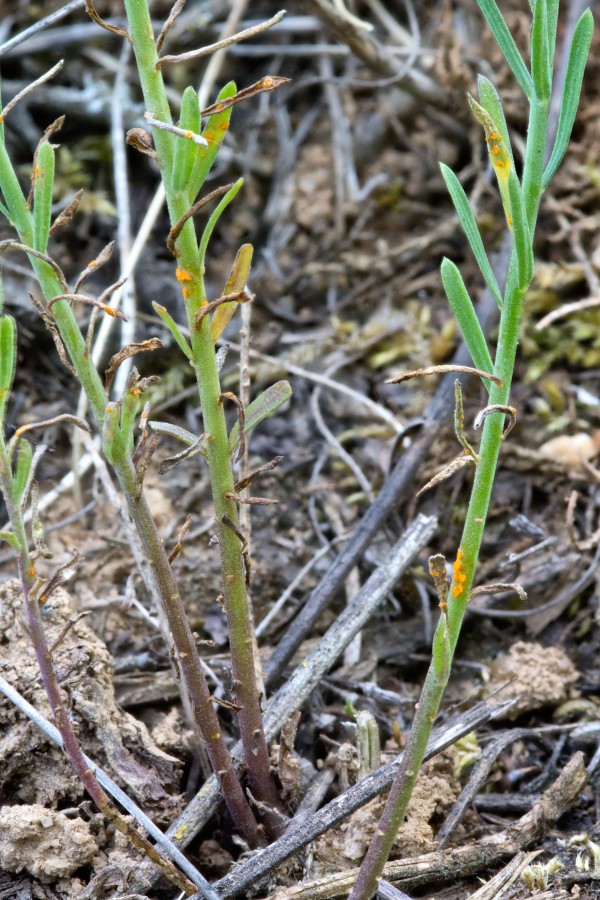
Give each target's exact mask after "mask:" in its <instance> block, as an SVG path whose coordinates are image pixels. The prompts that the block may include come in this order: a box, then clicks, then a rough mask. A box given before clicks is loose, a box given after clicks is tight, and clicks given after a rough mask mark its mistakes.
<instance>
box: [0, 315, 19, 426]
mask: <svg viewBox="0 0 600 900" xmlns="http://www.w3.org/2000/svg"><path fill="white" fill-rule="evenodd" d="M16 365H17V323H16V322H15V320H14V319H13V317H12V316H2V317H1V318H0V426H1V424H2V421H3V419H4V412H5V410H6V404H7V403H8V398H9V397H10V390H11V388H12V384H13V379H14V377H15V367H16Z"/></svg>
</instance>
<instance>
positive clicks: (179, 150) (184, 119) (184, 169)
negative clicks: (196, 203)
mask: <svg viewBox="0 0 600 900" xmlns="http://www.w3.org/2000/svg"><path fill="white" fill-rule="evenodd" d="M179 127H180V128H183V130H184V131H189V132H190V134H199V133H200V104H199V102H198V94H197V93H196V91H195V90H194V88H193V87H191V86H189V87H187V88H186V89H185V91H184V92H183V97H182V98H181V113H180V117H179ZM199 151H200V146H199V145H198V144H196V143H195V141H192V140H186V138H184V137H177V139H176V141H175V154H174V157H173V190H174V191H187V190H188V189H189V186H190V179H191V177H192V173H193V171H194V166H195V164H196V159H197V157H198V153H199Z"/></svg>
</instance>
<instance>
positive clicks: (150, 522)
mask: <svg viewBox="0 0 600 900" xmlns="http://www.w3.org/2000/svg"><path fill="white" fill-rule="evenodd" d="M0 184H1V187H2V192H3V194H4V197H5V199H6V201H7V204H8V206H9V209H10V212H11V215H12V218H13V221H14V222H15V225H16V228H17V231H18V233H19V237H20V240H21V242H22V243H24V244H26V245H28V246H31V241H32V239H33V228H32V221H31V220H32V217H31V214H30V212H29V210H28V209H27V207H26V204H25V199H24V197H23V193H22V191H21V188H20V185H19V183H18V180H17V178H16V176H15V174H14V170H13V167H12V163H11V161H10V158H9V156H8V154H7V152H6V147H5V145H4V143H3V142H1V141H0ZM30 262H31V265H32V267H33V269H34V271H35V273H36V276H37V279H38V281H39V284H40V286H41V288H42V291H43V293H44V295H45V297H46V299H47V300H50V299H52V297H56V296H57V295H58V294H62V293H63V292H64V290H63V286H62V285H61V283H60V281H59V279H58V277H57V274H56V272H55V271H54V270H53V269H52V268H51V267H50V266H49V265H48V264H47V263H45V262H43V261H42V260H39V259H38V258H36V257H33V256H32V257H30ZM52 312H53V313H54V317H55V321H56V325H57V328H58V330H59V332H60V335H61V337H62V340H63V342H64V345H65V348H66V351H67V354H68V356H69V358H70V360H71V363H72V364H73V366H74V368H75V370H76V372H77V378H78V380H79V381H80V383H81V385H82V387H83V389H84V391H85V393H86V395H87V397H88V400H89V403H90V408H91V410H92V413H93V416H94V419H95V421H96V425H97V426H98V429H99V430H100V431H101V430H102V424H103V421H104V413H105V409H106V405H107V403H108V398H107V395H106V391H105V390H104V386H103V384H102V380H101V378H100V375H99V373H98V371H97V369H96V367H95V366H94V364H93V362H92V360H91V357H90V355H89V354H88V353H87V350H86V346H85V341H84V339H83V336H82V334H81V331H80V328H79V325H78V324H77V321H76V319H75V316H74V314H73V311H72V309H71V307H70V305H69V303H68V301H66V300H59V301H57V302H56V303H55V304H53V306H52ZM113 468H114V470H115V473H116V475H117V478H118V480H119V483H120V485H121V489H122V490H123V493H124V496H125V498H126V502H127V507H128V510H129V513H130V515H131V518H132V520H133V522H134V525H135V527H136V528H137V531H138V533H139V535H140V538H141V541H142V545H143V547H144V550H145V553H146V555H147V558H148V560H149V562H150V565H151V568H152V572H153V576H154V579H155V583H156V585H157V588H158V591H159V594H160V597H161V599H162V603H163V609H164V612H165V615H166V618H167V621H168V624H169V628H170V631H171V635H172V638H173V643H174V645H175V655H176V660H177V664H178V667H179V670H180V672H181V676H182V681H183V683H184V684H185V686H186V689H187V692H188V695H189V698H190V703H191V708H192V712H193V716H194V722H195V724H196V727H197V728H198V731H199V734H200V737H201V739H202V741H203V742H204V743H205V744H206V749H207V753H208V756H209V759H210V761H211V765H212V766H213V770H214V772H215V773H216V775H217V777H218V778H219V783H220V785H221V789H222V791H223V798H224V800H225V802H226V804H227V807H228V809H229V812H230V814H231V817H232V819H233V821H234V824H235V827H236V828H237V829H238V831H239V832H240V834H241V835H242V837H243V838H244V840H246V841H247V843H248V844H249V845H250V846H252V847H256V846H260V845H261V844H262V843H264V839H263V837H262V835H261V833H260V830H259V829H258V825H257V822H256V818H255V816H254V814H253V812H252V810H251V809H250V805H249V803H248V800H247V798H246V795H245V793H244V790H243V788H242V786H241V784H240V781H239V778H238V775H237V772H236V769H235V766H234V764H233V761H232V759H231V756H230V754H229V751H228V749H227V745H226V743H225V740H224V737H223V735H222V732H221V728H220V724H219V719H218V716H217V714H216V711H215V709H214V706H213V703H212V701H211V699H210V690H209V687H208V683H207V681H206V677H205V675H204V672H203V671H202V667H201V664H200V658H199V655H198V648H197V646H196V642H195V640H194V637H193V635H192V632H191V629H190V626H189V622H188V620H187V616H186V612H185V607H184V604H183V601H182V599H181V596H180V594H179V590H178V588H177V583H176V581H175V579H174V577H173V572H172V570H171V566H170V563H169V560H168V557H167V554H166V551H165V548H164V545H163V542H162V540H161V538H160V536H159V534H158V531H157V528H156V523H155V522H154V519H153V518H152V514H151V512H150V509H149V507H148V504H147V502H146V499H145V497H144V495H143V493H142V494H141V495H139V496H138V490H137V482H136V475H135V469H134V467H133V463H132V462H131V459H130V458H129V457H127V456H126V455H125V454H121V455H118V456H117V457H116V458H115V460H114V462H113Z"/></svg>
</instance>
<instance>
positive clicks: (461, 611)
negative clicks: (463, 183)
mask: <svg viewBox="0 0 600 900" xmlns="http://www.w3.org/2000/svg"><path fill="white" fill-rule="evenodd" d="M547 129H548V103H547V102H545V101H540V100H538V99H537V98H535V97H534V98H533V99H532V101H531V107H530V118H529V129H528V133H527V145H526V152H525V164H524V169H523V193H524V198H525V210H526V215H527V222H528V225H529V233H530V235H531V236H532V240H533V234H534V232H535V225H536V220H537V213H538V208H539V202H540V198H541V195H542V175H543V163H544V154H545V147H546V135H547ZM516 273H517V265H516V257H515V252H514V250H513V255H512V258H511V263H510V266H509V273H508V278H507V285H506V289H505V295H504V305H503V310H502V315H501V319H500V332H499V336H498V346H497V351H496V363H495V366H494V374H495V375H497V376H498V378H499V379H500V380H501V382H502V384H501V385H497V384H495V383H492V385H491V388H490V393H489V401H488V402H489V404H490V405H493V404H502V405H507V404H508V400H509V394H510V386H511V382H512V377H513V372H514V365H515V358H516V353H517V346H518V343H519V331H520V326H521V317H522V311H523V298H524V296H525V292H526V290H527V287H528V284H519V283H518V282H517V274H516ZM503 425H504V416H503V415H501V414H498V413H496V414H494V415H490V416H488V417H487V418H486V420H485V424H484V428H483V434H482V438H481V445H480V450H479V463H478V465H477V469H476V472H475V478H474V482H473V488H472V492H471V498H470V501H469V506H468V509H467V515H466V519H465V524H464V528H463V534H462V539H461V544H460V549H461V551H462V559H461V563H462V571H463V572H464V574H465V575H466V578H467V580H466V582H465V583H464V584H461V583H458V584H457V582H456V580H453V582H452V585H451V589H450V594H449V599H448V610H447V615H446V614H443V615H442V616H441V617H440V621H439V623H438V626H437V628H436V631H435V634H434V638H433V648H432V661H431V664H430V666H429V670H428V672H427V676H426V679H425V684H424V686H423V690H422V693H421V696H420V698H419V702H418V703H417V705H416V707H415V716H414V719H413V723H412V728H411V732H410V735H409V737H408V741H407V745H406V748H405V750H404V754H403V759H402V763H401V766H400V767H399V770H398V774H397V776H396V778H395V779H394V783H393V785H392V788H391V790H390V793H389V796H388V799H387V802H386V805H385V807H384V811H383V814H382V816H381V819H380V821H379V824H378V827H377V830H376V831H375V833H374V836H373V839H372V841H371V844H370V846H369V849H368V851H367V855H366V856H365V858H364V860H363V863H362V865H361V868H360V871H359V874H358V877H357V879H356V882H355V884H354V887H353V889H352V891H351V893H350V896H349V900H370V898H371V897H373V896H374V894H375V892H376V890H377V885H378V882H379V879H380V878H381V873H382V871H383V867H384V865H385V862H386V861H387V859H388V857H389V854H390V851H391V849H392V845H393V843H394V839H395V837H396V833H397V831H398V828H399V827H400V825H401V823H402V820H403V818H404V815H405V813H406V809H407V807H408V803H409V801H410V798H411V796H412V792H413V790H414V786H415V783H416V780H417V777H418V774H419V771H420V768H421V765H422V763H423V759H424V756H425V750H426V747H427V742H428V740H429V736H430V734H431V729H432V727H433V723H434V722H435V719H436V716H437V714H438V711H439V708H440V704H441V701H442V697H443V694H444V690H445V688H446V685H447V683H448V679H449V676H450V668H451V665H452V659H453V657H454V651H455V649H456V645H457V643H458V639H459V636H460V630H461V627H462V623H463V619H464V616H465V612H466V609H467V605H468V597H469V592H470V590H471V586H472V583H473V577H474V574H475V567H476V565H477V559H478V556H479V550H480V547H481V541H482V538H483V532H484V529H485V523H486V518H487V513H488V508H489V505H490V500H491V496H492V489H493V484H494V477H495V474H496V468H497V464H498V457H499V454H500V447H501V443H502V429H503ZM457 558H458V557H457ZM454 588H457V589H458V588H462V590H461V592H460V594H459V596H457V597H455V596H454V595H453V589H454Z"/></svg>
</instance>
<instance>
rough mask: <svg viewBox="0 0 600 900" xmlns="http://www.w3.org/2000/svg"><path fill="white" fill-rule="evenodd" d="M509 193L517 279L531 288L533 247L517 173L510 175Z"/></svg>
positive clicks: (523, 286)
mask: <svg viewBox="0 0 600 900" xmlns="http://www.w3.org/2000/svg"><path fill="white" fill-rule="evenodd" d="M508 191H509V194H510V209H511V213H512V225H513V234H514V238H515V252H516V257H517V273H518V274H517V277H518V281H519V286H520V287H522V288H525V287H528V286H529V284H530V283H531V279H532V277H533V247H532V242H531V235H530V233H529V226H528V224H527V215H526V213H525V201H524V200H523V191H522V190H521V185H520V184H519V179H518V178H517V174H516V172H511V173H510V177H509V179H508Z"/></svg>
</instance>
